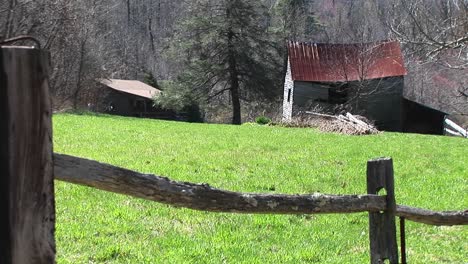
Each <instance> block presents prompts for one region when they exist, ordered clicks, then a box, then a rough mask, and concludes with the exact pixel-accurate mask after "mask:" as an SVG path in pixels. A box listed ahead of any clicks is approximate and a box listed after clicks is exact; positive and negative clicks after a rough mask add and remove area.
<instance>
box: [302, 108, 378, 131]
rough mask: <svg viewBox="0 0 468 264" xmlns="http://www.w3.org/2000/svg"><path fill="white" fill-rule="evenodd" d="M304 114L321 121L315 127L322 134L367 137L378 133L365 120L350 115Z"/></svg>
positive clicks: (307, 112)
mask: <svg viewBox="0 0 468 264" xmlns="http://www.w3.org/2000/svg"><path fill="white" fill-rule="evenodd" d="M304 113H305V114H307V115H311V116H314V117H317V118H320V119H322V121H321V122H318V124H317V127H318V128H319V129H320V130H321V131H324V132H338V133H342V134H348V135H368V134H376V133H378V132H379V130H377V128H376V127H375V126H374V125H372V124H371V123H370V122H369V121H367V119H366V118H364V117H361V116H355V115H352V114H351V113H346V115H336V116H335V115H327V114H321V113H316V112H309V111H306V112H304Z"/></svg>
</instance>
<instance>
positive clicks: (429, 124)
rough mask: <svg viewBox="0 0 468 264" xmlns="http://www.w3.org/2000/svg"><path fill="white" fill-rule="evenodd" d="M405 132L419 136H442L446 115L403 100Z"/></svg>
mask: <svg viewBox="0 0 468 264" xmlns="http://www.w3.org/2000/svg"><path fill="white" fill-rule="evenodd" d="M403 109H404V116H405V118H404V125H403V131H404V132H409V133H419V134H433V135H442V134H443V133H444V118H445V116H446V113H444V112H441V111H438V110H435V109H432V108H429V107H427V106H424V105H421V104H418V103H416V102H413V101H411V100H407V99H403Z"/></svg>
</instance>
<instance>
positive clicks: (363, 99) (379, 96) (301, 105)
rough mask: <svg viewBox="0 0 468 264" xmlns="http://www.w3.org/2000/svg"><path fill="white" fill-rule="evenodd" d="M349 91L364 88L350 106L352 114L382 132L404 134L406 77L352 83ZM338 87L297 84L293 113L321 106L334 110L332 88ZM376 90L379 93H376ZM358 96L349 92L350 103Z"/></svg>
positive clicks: (307, 83)
mask: <svg viewBox="0 0 468 264" xmlns="http://www.w3.org/2000/svg"><path fill="white" fill-rule="evenodd" d="M347 85H348V86H349V89H350V91H357V89H358V88H357V87H359V86H361V87H363V88H361V89H360V95H359V99H358V100H357V101H355V102H353V103H351V104H350V107H351V110H350V111H351V112H352V113H353V114H360V115H364V116H366V117H367V118H369V119H370V120H373V121H375V124H376V125H377V127H378V128H379V129H380V130H386V131H402V130H403V111H402V99H403V97H402V96H403V86H404V83H403V77H390V78H383V79H375V80H367V81H364V82H350V83H348V84H347ZM333 86H335V87H336V86H338V85H337V84H333V83H331V84H330V85H327V84H324V83H314V82H299V81H296V82H294V97H293V98H294V100H293V113H297V112H298V111H304V110H310V108H311V107H314V106H319V107H321V108H322V109H325V110H331V109H333V106H334V105H335V104H333V103H332V101H333V100H332V99H333V98H331V94H330V88H331V87H333ZM374 90H376V91H374ZM354 96H355V94H353V93H352V92H350V93H349V94H348V99H349V98H353V97H354Z"/></svg>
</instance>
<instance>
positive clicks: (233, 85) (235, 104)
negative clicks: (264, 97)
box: [226, 5, 242, 125]
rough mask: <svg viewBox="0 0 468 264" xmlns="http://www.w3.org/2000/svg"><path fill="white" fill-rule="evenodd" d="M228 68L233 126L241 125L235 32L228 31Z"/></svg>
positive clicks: (229, 13)
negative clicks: (234, 41)
mask: <svg viewBox="0 0 468 264" xmlns="http://www.w3.org/2000/svg"><path fill="white" fill-rule="evenodd" d="M226 16H227V20H228V23H230V21H229V20H230V16H231V7H230V6H229V5H228V7H227V9H226ZM227 37H228V56H229V57H228V58H229V59H228V68H229V85H230V88H229V90H230V91H231V102H232V124H234V125H240V124H241V123H242V121H241V106H240V98H239V97H240V95H239V73H238V72H237V61H236V52H235V47H234V43H233V38H234V31H233V30H232V28H229V29H228V34H227Z"/></svg>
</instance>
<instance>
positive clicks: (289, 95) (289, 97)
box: [288, 88, 291, 103]
mask: <svg viewBox="0 0 468 264" xmlns="http://www.w3.org/2000/svg"><path fill="white" fill-rule="evenodd" d="M289 102H291V88H289V89H288V103H289Z"/></svg>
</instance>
